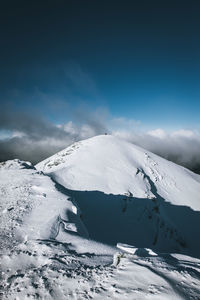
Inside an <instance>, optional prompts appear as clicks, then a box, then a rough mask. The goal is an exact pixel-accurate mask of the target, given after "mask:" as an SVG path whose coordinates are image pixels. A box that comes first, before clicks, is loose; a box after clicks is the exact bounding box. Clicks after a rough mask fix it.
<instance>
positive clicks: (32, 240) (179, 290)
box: [0, 136, 200, 300]
mask: <svg viewBox="0 0 200 300" xmlns="http://www.w3.org/2000/svg"><path fill="white" fill-rule="evenodd" d="M43 172H44V173H45V174H46V175H45V174H44V173H43ZM199 195H200V176H198V175H196V174H194V173H192V172H190V171H189V170H187V169H184V168H182V167H180V166H177V165H175V164H173V163H171V162H169V161H167V160H164V159H162V158H160V157H158V156H156V155H154V154H152V153H150V152H148V151H145V150H144V149H141V148H139V147H136V146H134V145H132V144H129V143H127V142H125V141H123V140H120V139H118V138H116V137H113V136H97V137H95V138H91V139H88V140H85V141H82V142H79V143H76V144H74V145H72V146H71V147H69V148H67V149H65V150H63V151H61V152H59V153H58V154H56V155H54V156H53V157H51V158H49V159H47V160H45V161H44V162H41V163H40V164H38V165H37V166H36V168H34V167H33V166H32V165H31V164H30V163H28V162H22V161H19V160H12V161H7V162H5V163H0V200H1V202H0V236H1V245H0V247H1V248H0V259H1V266H0V268H1V281H0V288H1V290H0V299H9V300H12V299H13V300H14V299H16V300H24V299H56V300H57V299H58V300H60V299H61V300H62V299H76V300H82V299H102V300H104V299H120V300H121V299H122V300H126V299H130V300H134V299H135V300H140V299H141V300H143V299H153V300H154V299H155V300H157V299H158V300H165V299H170V300H171V299H173V300H174V299H175V300H176V299H185V300H186V299H200V259H199V258H200V242H199V239H198V237H199V225H200V212H199V208H200V203H199V202H200V196H199ZM175 253H176V254H175Z"/></svg>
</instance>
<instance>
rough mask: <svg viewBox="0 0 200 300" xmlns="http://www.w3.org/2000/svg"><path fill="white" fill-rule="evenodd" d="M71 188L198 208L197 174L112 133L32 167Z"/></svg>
mask: <svg viewBox="0 0 200 300" xmlns="http://www.w3.org/2000/svg"><path fill="white" fill-rule="evenodd" d="M36 168H37V169H38V170H42V171H43V172H44V173H47V174H50V175H51V176H52V178H54V180H55V181H57V182H59V183H60V184H61V185H63V186H64V187H66V188H68V189H70V190H76V191H77V190H78V191H101V192H103V193H106V194H114V195H131V196H133V197H135V198H141V199H147V198H148V199H153V198H156V197H157V195H158V194H159V195H160V196H161V197H162V198H163V199H164V200H165V201H168V202H170V203H172V204H175V205H184V206H189V207H191V208H192V209H193V210H200V176H199V175H196V174H194V173H192V172H191V171H189V170H187V169H185V168H183V167H181V166H178V165H176V164H174V163H172V162H170V161H167V160H165V159H163V158H161V157H159V156H157V155H155V154H153V153H151V152H149V151H146V150H144V149H142V148H140V147H138V146H136V145H133V144H131V143H129V142H126V141H124V140H122V139H119V138H117V137H114V136H111V135H101V136H96V137H93V138H90V139H88V140H84V141H81V142H78V143H75V144H73V145H72V146H70V147H68V148H66V149H64V150H63V151H60V152H59V153H57V154H55V155H53V156H52V157H50V158H48V159H46V160H44V161H43V162H41V163H39V164H38V165H36Z"/></svg>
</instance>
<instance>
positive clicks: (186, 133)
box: [115, 129, 200, 174]
mask: <svg viewBox="0 0 200 300" xmlns="http://www.w3.org/2000/svg"><path fill="white" fill-rule="evenodd" d="M115 135H117V136H120V137H122V138H124V139H126V140H128V141H130V142H132V143H134V144H137V145H139V146H141V147H143V148H145V149H147V150H149V151H152V152H154V153H156V154H158V155H160V156H162V157H164V158H166V159H168V160H171V161H173V162H175V163H177V164H180V165H182V166H185V167H187V168H189V169H191V170H193V171H194V172H197V173H199V174H200V134H199V132H197V131H193V130H179V131H173V132H171V133H167V132H165V131H164V130H162V129H156V130H153V131H149V132H142V133H141V132H140V133H137V132H127V131H116V132H115Z"/></svg>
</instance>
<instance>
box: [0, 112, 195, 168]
mask: <svg viewBox="0 0 200 300" xmlns="http://www.w3.org/2000/svg"><path fill="white" fill-rule="evenodd" d="M127 125H128V126H127ZM139 126H140V124H139V122H136V121H131V120H126V119H123V118H119V119H113V118H111V117H108V115H107V114H106V112H105V111H96V112H93V113H88V112H87V113H86V112H84V110H80V111H77V112H76V114H75V118H74V121H73V122H72V121H69V122H67V123H65V124H59V125H56V124H54V123H53V122H50V121H47V120H45V119H43V118H41V117H40V116H35V114H34V115H31V114H27V113H23V112H13V111H12V110H9V109H4V110H2V111H1V112H0V161H4V160H7V159H13V158H19V159H22V160H28V161H31V162H32V163H33V164H35V163H37V162H39V161H41V160H43V159H45V158H46V157H48V156H50V155H52V154H54V153H56V152H57V151H59V150H61V149H63V148H65V147H67V146H69V145H70V144H72V143H73V142H75V141H78V140H82V139H86V138H89V137H92V136H95V135H98V134H103V133H105V132H108V133H112V134H113V135H116V136H119V137H121V138H123V139H126V140H128V141H130V142H131V143H134V144H137V145H139V146H141V147H143V148H145V149H147V150H150V151H152V152H154V153H156V154H158V155H160V156H162V157H164V158H166V159H169V160H172V161H173V162H175V163H178V164H180V165H183V166H185V167H187V168H189V169H191V170H193V171H195V172H197V173H200V151H199V150H200V134H199V132H197V131H193V130H179V131H174V132H171V133H167V132H165V131H164V130H162V129H156V130H153V131H148V132H144V131H143V132H142V131H141V130H139ZM125 127H126V129H122V128H125ZM108 128H111V129H110V130H109V129H108ZM133 128H135V130H133Z"/></svg>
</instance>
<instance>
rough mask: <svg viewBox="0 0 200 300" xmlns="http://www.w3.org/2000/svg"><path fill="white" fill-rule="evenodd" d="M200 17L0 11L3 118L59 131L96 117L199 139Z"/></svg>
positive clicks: (157, 9) (177, 5) (126, 4)
mask: <svg viewBox="0 0 200 300" xmlns="http://www.w3.org/2000/svg"><path fill="white" fill-rule="evenodd" d="M137 2H138V3H137ZM199 15H200V3H199V1H191V2H189V1H176V0H175V1H147V0H146V1H145V0H144V1H126V0H125V1H57V2H55V1H42V3H39V2H37V1H29V2H27V1H19V2H16V1H11V2H9V3H4V4H2V7H1V18H0V22H1V24H0V25H1V26H0V34H1V40H2V42H3V47H1V49H0V52H1V53H0V54H1V55H0V80H1V89H0V101H1V103H2V109H3V110H4V109H6V110H7V109H11V110H13V111H24V112H27V113H29V114H30V113H33V112H34V113H36V114H38V115H40V116H41V117H42V118H46V119H48V120H50V121H52V122H54V123H56V124H60V123H65V122H68V121H69V120H71V119H72V120H73V119H76V121H77V114H76V113H75V112H76V111H77V110H78V111H79V115H80V110H85V111H84V115H85V114H86V113H87V111H88V110H89V112H90V113H91V112H92V111H96V110H98V109H101V110H105V111H107V113H108V114H109V116H110V118H119V117H122V118H125V119H128V120H130V119H131V120H135V121H140V123H141V126H143V127H144V128H145V129H147V130H148V129H150V130H151V129H153V128H163V129H166V130H176V129H180V128H189V129H199V128H200V125H199V111H200V101H199V99H200V18H199ZM84 118H85V117H84ZM1 129H3V130H6V128H1Z"/></svg>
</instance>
